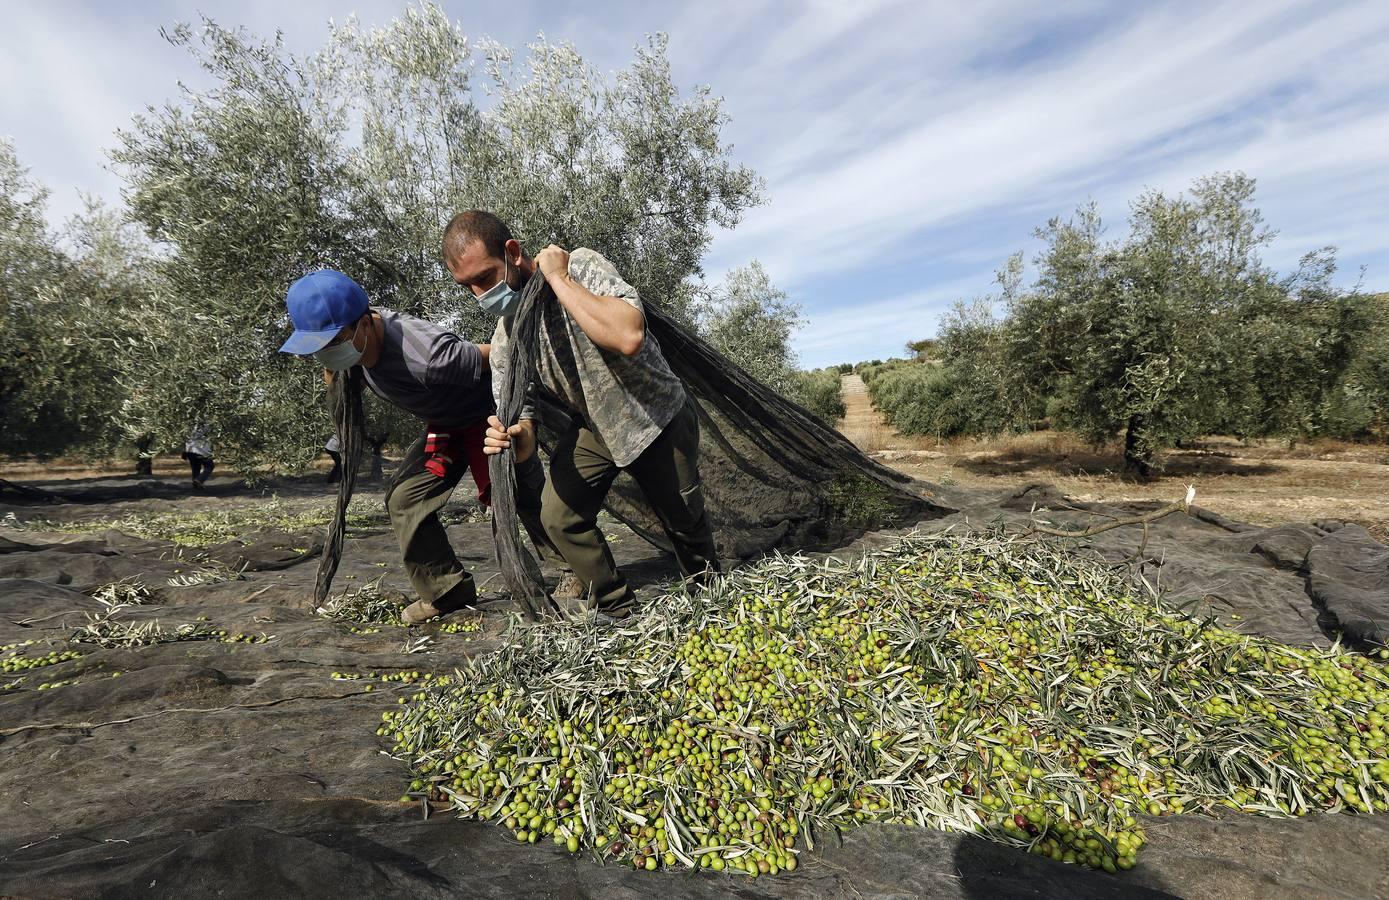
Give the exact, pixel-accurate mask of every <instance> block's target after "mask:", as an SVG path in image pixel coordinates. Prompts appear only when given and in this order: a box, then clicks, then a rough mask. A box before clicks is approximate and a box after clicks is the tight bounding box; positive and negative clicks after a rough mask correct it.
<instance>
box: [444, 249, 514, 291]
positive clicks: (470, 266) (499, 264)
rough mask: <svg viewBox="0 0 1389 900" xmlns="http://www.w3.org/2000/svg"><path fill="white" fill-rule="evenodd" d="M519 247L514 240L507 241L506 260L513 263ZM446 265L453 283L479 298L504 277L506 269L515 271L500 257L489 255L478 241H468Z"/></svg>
mask: <svg viewBox="0 0 1389 900" xmlns="http://www.w3.org/2000/svg"><path fill="white" fill-rule="evenodd" d="M520 247H521V245H520V244H518V243H517V242H516V241H515V240H510V241H507V242H506V250H505V253H506V256H507V258H508V259H511V260H513V261H514V260H515V259H516V257H517V256H518V255H519V252H520ZM447 265H448V270H449V274H450V275H452V276H453V280H454V283H455V284H457V285H459V286H460V287H465V288H467V289H468V290H470V291H472V292H473V296H474V297H480V296H482V295H483V294H485V293H487V292H488V291H489V290H491V289H492V288H494V287H496V285H497V282H499V281H501V280H502V279H503V278H505V277H506V275H507V269H508V268H509V269H511V270H512V271H513V272H515V271H516V266H514V265H512V266H508V265H507V264H506V262H505V261H504V260H503V259H502V257H500V256H492V255H490V254H489V253H488V252H487V248H486V247H485V246H484V245H483V243H482V241H478V240H472V241H468V243H467V244H466V245H464V250H463V252H462V253H460V254H458V255H457V256H455V257H453V258H452V259H450V260H449V261H448V263H447ZM513 280H514V279H513Z"/></svg>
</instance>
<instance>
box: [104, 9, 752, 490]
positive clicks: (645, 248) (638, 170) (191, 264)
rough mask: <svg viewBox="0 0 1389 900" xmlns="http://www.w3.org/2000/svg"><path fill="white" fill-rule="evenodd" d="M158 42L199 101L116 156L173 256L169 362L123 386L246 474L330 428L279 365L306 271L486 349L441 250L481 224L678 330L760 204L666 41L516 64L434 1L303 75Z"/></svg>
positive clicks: (161, 288) (166, 339)
mask: <svg viewBox="0 0 1389 900" xmlns="http://www.w3.org/2000/svg"><path fill="white" fill-rule="evenodd" d="M167 37H168V38H169V40H171V41H172V42H173V43H175V44H176V45H179V46H182V47H185V48H187V49H188V50H189V51H190V52H192V53H193V54H194V55H195V56H196V57H197V59H198V60H199V61H200V62H201V64H202V65H203V66H204V68H205V69H206V70H207V71H208V73H209V74H210V75H211V76H212V77H213V82H214V86H213V87H212V88H211V89H209V90H207V91H202V92H199V91H193V90H189V89H185V90H184V93H183V95H182V97H181V98H180V100H179V101H177V102H175V103H172V104H169V105H167V106H165V107H163V108H161V109H150V110H148V111H147V113H146V114H144V115H142V116H139V117H137V118H136V120H135V121H134V122H133V123H132V125H131V127H130V128H129V129H126V130H124V131H123V132H121V134H120V146H119V147H118V148H117V149H116V150H115V151H114V153H113V159H114V160H115V162H116V163H117V165H118V167H119V168H120V169H121V170H122V171H123V172H124V174H125V176H126V178H127V181H128V185H129V187H128V191H127V195H126V198H127V201H128V203H129V205H130V207H131V209H132V211H133V214H134V215H135V217H136V218H137V219H138V220H139V221H140V222H142V223H143V224H144V225H145V226H146V228H147V229H148V230H149V232H150V234H151V236H152V237H153V238H154V239H155V240H156V241H158V242H159V243H160V244H161V245H162V246H163V247H165V248H166V249H167V252H166V253H165V254H164V255H163V257H162V258H161V261H160V264H159V266H158V269H159V272H158V274H159V278H158V279H157V281H158V289H157V290H156V291H155V293H154V297H153V299H152V303H151V313H152V321H151V324H150V327H149V329H148V330H147V331H146V333H145V335H144V338H145V341H146V344H145V346H146V347H147V348H148V349H149V350H150V351H151V352H152V351H153V350H154V348H155V347H159V348H160V349H161V352H160V353H159V354H158V355H157V356H156V357H154V358H151V359H149V360H147V361H146V362H145V363H144V364H143V365H142V367H141V371H139V372H132V373H131V376H130V377H131V378H132V379H133V380H138V381H139V382H140V383H141V384H142V385H143V392H142V393H140V394H139V396H140V398H141V400H140V406H141V414H142V415H148V416H150V417H152V418H154V419H156V420H158V421H159V422H161V423H162V424H163V427H165V428H166V429H177V428H178V427H180V426H179V423H181V422H187V421H189V420H190V416H193V415H195V414H196V415H200V416H202V417H205V418H208V419H209V420H211V421H212V422H213V423H214V425H215V426H216V430H217V432H218V438H219V444H220V451H219V452H221V453H223V454H226V455H227V456H230V457H231V460H230V461H232V462H233V463H238V464H241V465H243V466H245V465H252V464H267V465H270V466H287V465H294V464H296V463H301V462H303V461H304V460H305V459H306V458H307V456H308V455H309V454H310V453H312V452H314V451H316V448H317V446H318V442H319V441H320V440H321V437H322V432H323V430H324V428H326V427H327V419H326V417H321V418H320V417H319V416H316V415H305V410H306V409H308V408H316V407H319V406H321V399H322V397H321V394H322V387H321V381H320V380H319V379H318V377H317V373H316V371H315V370H314V369H313V367H311V366H308V365H306V364H304V363H303V362H301V361H298V360H294V359H286V358H284V357H283V354H279V353H277V352H276V348H277V347H278V345H279V343H280V342H281V341H282V340H283V337H284V334H285V332H286V323H285V321H284V315H283V297H284V291H285V288H286V287H287V286H288V284H289V283H290V282H291V281H293V280H294V279H295V278H296V277H298V276H299V275H301V274H303V273H304V272H306V271H308V270H311V269H313V268H317V267H320V266H331V267H333V268H337V269H341V270H342V271H344V272H347V273H348V274H349V275H351V276H352V277H354V278H356V279H358V280H359V281H360V282H361V283H362V284H363V285H364V287H366V288H367V291H368V293H369V294H370V296H371V297H372V298H373V301H374V302H377V303H383V304H386V305H394V306H395V307H397V308H400V309H401V310H403V311H406V312H410V313H414V314H418V315H424V316H427V317H431V318H434V319H438V320H444V321H447V322H448V324H450V325H451V326H452V327H455V328H457V329H458V330H459V331H460V333H462V334H464V335H465V336H467V337H470V338H473V339H482V338H484V337H485V335H486V334H487V333H489V332H490V331H491V325H492V323H491V322H490V321H486V320H485V319H484V315H483V313H482V312H481V311H480V310H479V309H478V308H477V306H476V304H475V303H472V302H470V298H468V297H466V296H465V295H464V294H462V293H461V292H460V291H459V290H458V288H456V287H455V286H454V285H453V284H452V282H451V280H450V279H449V277H448V275H447V273H446V271H445V270H444V268H443V266H442V263H441V261H440V259H439V244H440V239H441V236H442V232H443V227H444V225H445V224H446V223H447V221H448V219H449V218H450V217H451V216H452V214H453V213H455V212H457V211H459V210H461V209H464V208H470V207H481V208H490V209H492V210H494V211H496V212H497V213H498V214H500V215H502V216H503V218H506V219H508V220H509V221H510V222H511V223H512V224H513V228H514V230H515V231H516V233H517V236H518V237H519V238H520V239H521V240H522V242H523V243H524V244H525V245H526V246H527V248H528V249H530V250H531V251H532V252H535V251H536V250H538V249H539V248H540V247H541V246H543V245H544V244H546V243H548V242H551V241H554V242H557V243H560V244H562V245H564V246H566V247H571V248H572V247H575V246H581V245H583V246H591V247H595V248H597V249H600V250H601V251H602V252H603V253H604V254H606V255H607V256H608V257H609V258H611V259H612V260H613V261H614V262H615V263H616V264H617V266H618V268H619V269H620V270H621V271H622V272H623V273H624V275H626V277H627V278H628V280H630V281H631V282H632V283H633V284H634V285H635V286H636V287H637V288H638V289H639V290H640V291H641V292H642V294H643V296H645V297H647V298H648V299H651V300H653V301H655V302H658V303H661V304H663V305H664V306H666V307H667V308H668V309H670V310H671V312H673V313H674V314H676V315H678V316H682V317H685V318H686V319H687V320H688V317H689V315H690V311H689V306H690V299H691V297H692V296H693V293H694V290H695V286H696V285H697V283H698V276H699V274H700V271H699V260H700V258H701V256H702V255H703V253H704V250H705V249H706V248H707V246H708V243H709V240H710V237H711V233H712V229H713V228H714V227H715V226H723V227H728V226H732V225H733V224H735V223H736V222H737V221H738V220H739V217H740V216H741V214H742V212H743V211H744V210H746V209H747V208H748V207H749V206H751V205H752V204H755V203H757V202H759V201H760V191H761V186H760V182H759V181H758V179H757V178H756V176H755V175H753V174H752V173H751V172H750V171H749V170H747V169H746V168H745V167H742V166H738V165H735V164H734V163H732V162H731V161H730V159H729V151H728V148H727V147H726V146H725V145H723V144H722V143H721V142H720V132H721V129H722V126H723V123H724V121H725V117H724V115H723V113H722V112H721V109H720V103H719V101H718V99H717V98H715V97H713V96H712V95H711V94H710V93H709V91H708V90H707V89H699V90H696V91H694V92H692V93H691V94H690V95H688V96H684V95H682V94H681V92H680V91H679V90H678V89H677V87H676V85H675V83H674V81H673V79H672V76H671V72H670V67H669V64H668V62H667V61H666V54H665V42H664V39H663V38H655V39H652V41H651V42H650V43H649V44H648V45H647V46H645V47H643V48H639V49H638V50H637V54H636V58H635V60H634V61H633V62H632V64H631V65H630V66H629V67H627V68H626V69H624V70H622V71H620V72H618V73H617V74H616V75H615V76H606V75H603V74H601V73H599V72H597V71H596V70H594V69H593V68H592V67H591V66H589V65H588V64H587V63H585V62H584V60H583V59H582V57H581V56H580V55H579V53H578V52H577V50H575V49H574V48H573V47H570V46H568V45H565V44H551V43H548V42H545V41H540V42H538V43H535V44H532V45H530V47H529V48H528V53H527V57H526V64H525V65H524V66H519V65H517V64H516V63H515V61H514V59H513V55H512V53H511V51H510V50H508V49H507V48H505V47H502V46H500V45H497V44H495V43H491V42H481V43H479V44H476V45H475V44H474V42H472V41H470V40H469V39H468V38H467V37H466V36H465V35H463V34H462V32H461V31H460V30H459V29H458V28H457V27H456V26H455V25H454V24H453V23H452V22H451V21H450V20H449V19H448V17H447V15H446V14H445V13H444V12H443V11H442V10H441V9H440V8H439V7H437V6H435V5H433V4H422V5H420V6H418V7H413V8H411V9H408V10H407V11H406V12H405V13H404V14H403V15H402V16H400V17H399V18H397V19H396V20H395V21H393V22H391V23H390V24H388V25H387V26H385V27H383V28H381V29H374V30H365V29H362V28H360V27H359V26H358V25H357V24H356V23H355V22H352V21H349V22H348V23H347V24H346V25H344V26H341V27H339V28H335V29H333V31H332V32H331V34H330V35H329V38H328V40H327V42H326V45H325V47H324V48H323V50H322V51H321V52H319V53H317V54H315V55H313V56H310V57H306V58H300V57H296V56H295V55H294V54H291V53H290V52H288V51H287V50H286V49H285V48H284V46H283V44H282V42H281V41H280V40H279V39H278V38H276V39H274V40H270V41H261V40H257V39H255V38H253V37H251V36H249V35H247V34H245V33H244V32H241V31H233V30H228V29H224V28H222V27H220V26H218V25H216V24H215V23H213V22H211V21H209V20H204V21H203V23H202V25H201V26H200V27H199V28H197V29H194V28H192V27H189V26H180V27H178V28H175V29H173V30H172V31H170V32H169V33H168V34H167ZM478 61H480V62H481V63H482V66H481V69H482V74H481V75H478V74H476V67H475V63H476V62H478ZM477 79H483V80H484V85H483V87H482V88H481V89H479V88H478V87H477V86H475V85H474V81H475V80H477ZM482 91H485V92H486V93H488V94H490V102H487V103H484V102H481V92H482Z"/></svg>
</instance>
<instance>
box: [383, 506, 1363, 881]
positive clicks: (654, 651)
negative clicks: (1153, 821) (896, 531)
mask: <svg viewBox="0 0 1389 900" xmlns="http://www.w3.org/2000/svg"><path fill="white" fill-rule="evenodd" d="M422 687H423V689H422V690H420V691H419V692H418V693H416V694H414V695H413V697H412V698H411V700H410V701H409V702H408V703H406V704H405V705H403V706H401V707H399V708H397V709H396V710H394V711H389V712H386V713H384V714H383V720H384V721H383V723H382V724H381V726H380V728H379V729H378V732H377V733H378V734H379V735H382V736H384V737H386V738H387V739H388V740H390V741H392V742H393V746H394V753H395V754H397V755H398V756H400V757H402V758H404V759H406V760H407V761H408V762H409V763H410V764H411V765H412V767H413V768H414V770H415V780H414V781H413V782H412V784H411V793H410V794H409V795H407V798H415V797H428V798H430V799H434V800H442V801H445V802H449V803H451V804H452V806H454V807H455V808H456V809H457V810H459V811H460V812H461V813H462V814H464V815H467V816H473V817H477V818H480V819H486V820H491V821H495V822H500V823H504V824H505V826H506V827H507V828H508V829H510V830H512V831H513V832H514V834H515V836H516V838H517V839H518V840H520V841H524V842H531V843H534V842H536V841H538V840H541V839H544V840H553V841H554V842H555V843H556V844H560V845H562V846H566V847H567V848H568V849H569V850H570V851H571V852H583V853H590V854H592V855H594V856H595V857H597V858H602V859H607V860H616V861H621V862H623V863H625V864H628V865H633V866H636V867H638V868H644V869H656V868H679V867H684V868H691V867H699V868H710V869H714V870H724V869H731V870H734V871H737V872H739V873H746V874H748V875H753V876H756V875H759V874H769V873H770V874H774V873H776V872H778V871H785V870H791V869H794V868H796V867H797V866H798V854H799V852H800V851H801V850H802V849H813V848H814V847H815V845H816V842H817V841H822V840H823V839H824V837H825V836H826V834H828V833H829V832H831V831H833V830H834V829H838V828H843V827H848V826H853V825H855V824H856V823H861V822H887V823H897V824H906V825H916V826H925V827H932V828H939V829H945V830H953V831H967V832H973V833H979V834H982V835H984V836H986V837H989V838H991V839H994V840H997V841H1001V842H1005V843H1008V844H1013V845H1016V846H1018V847H1019V848H1023V849H1028V850H1030V851H1031V852H1034V853H1041V854H1046V855H1048V856H1050V857H1052V858H1054V859H1056V860H1061V861H1065V862H1073V863H1079V864H1082V865H1087V866H1091V867H1096V868H1103V869H1106V870H1110V871H1114V870H1116V869H1125V868H1129V867H1131V866H1132V865H1133V864H1134V862H1135V859H1136V857H1137V854H1138V851H1139V849H1140V848H1141V847H1142V846H1143V845H1144V843H1145V840H1146V838H1145V835H1144V831H1143V827H1142V821H1141V818H1140V817H1143V816H1152V815H1174V814H1180V813H1184V812H1195V811H1211V810H1215V809H1216V808H1218V807H1226V808H1232V809H1236V810H1242V811H1245V812H1250V813H1259V814H1264V815H1269V816H1282V817H1287V816H1300V815H1303V814H1305V813H1308V812H1313V811H1340V810H1352V811H1358V812H1369V811H1384V810H1386V809H1389V761H1387V760H1386V758H1385V757H1386V753H1385V744H1386V735H1385V722H1386V719H1387V718H1389V678H1386V676H1385V674H1384V672H1383V670H1382V669H1381V667H1380V666H1379V665H1378V664H1377V663H1374V662H1372V661H1371V660H1369V659H1367V658H1366V657H1364V656H1361V655H1356V654H1351V653H1347V652H1345V651H1342V650H1340V649H1339V648H1333V649H1330V650H1315V649H1308V648H1294V647H1290V646H1287V645H1283V644H1279V643H1276V642H1274V641H1269V640H1266V639H1263V638H1257V637H1252V636H1249V635H1243V634H1238V633H1236V632H1233V631H1230V630H1227V629H1225V628H1222V627H1219V626H1217V625H1215V624H1214V623H1213V622H1211V621H1203V620H1200V619H1196V618H1193V617H1190V616H1187V615H1184V614H1181V613H1177V612H1173V611H1171V610H1170V609H1167V608H1165V607H1162V606H1160V605H1159V604H1158V603H1157V602H1156V601H1155V600H1154V599H1153V598H1152V596H1151V595H1150V594H1148V593H1147V592H1146V591H1144V590H1141V589H1139V588H1138V587H1136V586H1135V584H1134V582H1132V581H1131V580H1129V578H1128V576H1126V575H1124V574H1122V573H1121V572H1120V571H1119V570H1116V569H1115V568H1114V567H1113V566H1111V565H1109V564H1105V563H1103V562H1101V561H1098V560H1096V559H1093V558H1090V557H1087V556H1084V555H1078V554H1076V553H1075V552H1074V550H1073V549H1071V548H1066V547H1062V546H1057V545H1055V544H1050V543H1043V542H1040V541H1038V540H1036V539H1025V538H1019V537H1017V536H1008V535H1006V534H1004V533H1003V532H1002V531H988V532H971V533H965V534H959V535H952V534H945V535H941V536H936V537H931V538H922V537H909V538H907V539H905V540H904V541H903V542H901V543H900V544H898V545H897V546H895V547H893V548H890V549H888V550H884V551H878V552H875V553H871V554H867V555H865V556H863V557H862V558H860V559H859V560H857V561H855V562H842V561H839V560H835V559H830V560H828V561H814V560H811V559H808V558H805V557H802V556H789V557H788V556H781V555H779V554H777V555H773V556H771V557H768V558H767V559H764V560H763V561H761V562H759V563H757V564H755V565H752V566H748V567H743V568H740V569H737V570H735V571H734V572H733V573H731V574H729V575H727V576H723V577H721V578H719V579H718V580H716V581H715V583H713V584H712V585H709V586H707V587H706V588H702V589H701V590H700V591H698V592H697V593H693V594H691V593H686V592H677V593H673V594H671V595H669V596H666V597H662V598H660V600H659V601H658V602H656V603H654V604H652V605H650V606H649V607H648V608H647V610H646V611H645V612H644V613H642V614H640V615H639V617H637V618H636V619H635V620H633V621H631V622H630V623H629V624H626V625H624V626H622V627H618V628H614V629H608V630H602V629H598V630H595V629H594V627H593V626H592V624H591V623H582V622H580V623H572V622H561V623H554V624H547V625H541V626H529V627H523V628H520V629H518V630H517V631H516V632H513V633H512V634H511V635H510V636H509V639H508V640H507V641H506V642H505V643H504V645H503V646H502V647H501V649H499V650H498V651H496V652H495V653H491V654H488V655H486V656H483V657H481V658H478V659H477V660H475V661H474V663H473V664H472V665H471V666H470V667H469V668H467V669H465V670H462V671H459V672H456V673H455V674H452V675H443V676H430V677H428V678H426V679H425V680H424V682H423V685H422Z"/></svg>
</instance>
